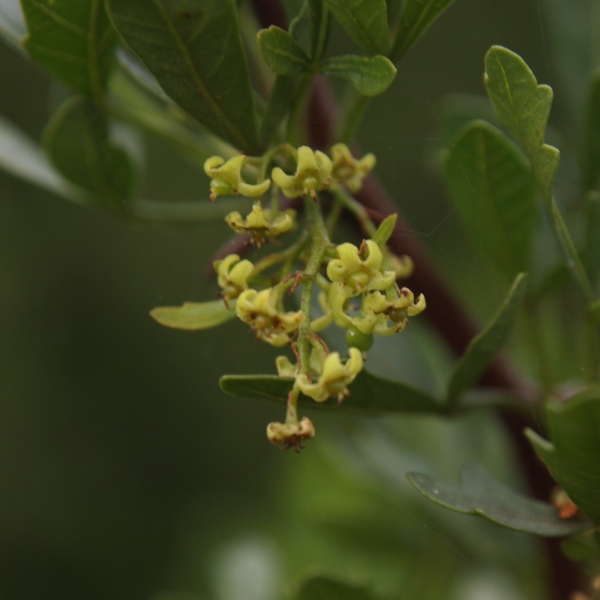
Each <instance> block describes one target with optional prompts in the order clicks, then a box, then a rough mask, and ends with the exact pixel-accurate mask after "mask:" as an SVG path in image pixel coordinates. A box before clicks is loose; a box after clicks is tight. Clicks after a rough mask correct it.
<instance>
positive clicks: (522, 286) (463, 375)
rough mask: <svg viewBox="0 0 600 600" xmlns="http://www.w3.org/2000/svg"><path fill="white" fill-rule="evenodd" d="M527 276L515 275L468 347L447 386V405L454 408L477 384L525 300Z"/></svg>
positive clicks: (506, 336)
mask: <svg viewBox="0 0 600 600" xmlns="http://www.w3.org/2000/svg"><path fill="white" fill-rule="evenodd" d="M527 279H528V277H527V275H526V274H525V273H520V274H519V275H517V277H516V279H515V281H514V283H513V284H512V287H511V288H510V290H509V292H508V294H507V296H506V298H505V299H504V302H503V303H502V306H501V307H500V309H499V310H498V312H497V313H496V314H495V315H494V318H493V319H492V320H491V322H490V323H489V324H488V325H487V327H486V328H485V329H484V330H483V331H482V332H481V333H480V334H479V335H477V336H476V337H475V338H473V340H472V341H471V343H470V344H469V347H468V348H467V350H466V352H465V353H464V355H463V357H462V358H461V359H460V361H459V362H458V364H457V365H456V368H455V369H454V372H453V373H452V377H451V378H450V383H449V384H448V392H447V403H448V406H449V407H450V408H451V409H452V408H455V407H456V406H457V405H458V403H459V401H460V399H461V396H462V395H463V394H464V393H465V392H466V391H467V390H468V389H469V388H470V387H471V386H472V385H474V384H475V383H477V381H478V380H479V378H480V376H481V375H482V374H483V372H484V371H485V369H486V368H487V367H488V365H489V364H490V362H491V361H492V359H493V358H494V355H495V354H496V353H497V352H498V351H499V350H500V348H502V346H503V345H504V343H505V342H506V340H507V338H508V335H509V333H510V331H511V329H512V326H513V323H514V321H515V319H516V317H517V314H518V312H519V308H520V306H521V304H522V302H523V300H524V299H525V291H526V288H527Z"/></svg>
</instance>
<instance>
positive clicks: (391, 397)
mask: <svg viewBox="0 0 600 600" xmlns="http://www.w3.org/2000/svg"><path fill="white" fill-rule="evenodd" d="M219 383H220V385H221V389H222V390H223V391H224V392H227V393H228V394H231V395H232V396H243V397H245V398H266V399H268V400H277V401H281V402H285V401H287V396H288V394H289V392H290V391H291V389H292V387H293V385H294V380H293V379H289V378H284V377H276V376H275V375H225V376H223V377H221V379H220V382H219ZM348 389H349V390H350V396H349V397H348V398H346V399H345V400H344V402H343V404H342V405H341V407H338V405H337V403H336V402H335V401H333V400H328V401H326V402H323V403H318V402H315V401H314V400H312V399H310V398H305V397H304V396H302V395H301V396H300V404H303V405H305V406H310V407H313V408H324V409H333V410H336V409H341V410H357V411H365V412H369V413H385V412H399V413H439V412H440V411H441V410H442V407H441V405H440V403H439V402H438V401H437V400H436V399H435V398H434V397H433V396H430V395H429V394H428V393H426V392H423V391H421V390H418V389H417V388H414V387H412V386H410V385H408V384H406V383H403V382H401V381H390V380H389V379H384V378H383V377H378V376H377V375H373V374H372V373H369V372H368V371H365V370H364V369H363V370H362V371H361V372H360V373H359V374H358V376H357V377H356V379H355V380H354V381H353V382H352V383H351V384H350V386H349V388H348Z"/></svg>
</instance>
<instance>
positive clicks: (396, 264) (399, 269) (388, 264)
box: [381, 248, 415, 279]
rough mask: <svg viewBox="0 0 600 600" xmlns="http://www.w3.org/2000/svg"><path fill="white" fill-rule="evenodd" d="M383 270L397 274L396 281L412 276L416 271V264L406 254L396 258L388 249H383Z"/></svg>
mask: <svg viewBox="0 0 600 600" xmlns="http://www.w3.org/2000/svg"><path fill="white" fill-rule="evenodd" d="M381 267H382V268H383V269H389V270H390V271H394V273H396V279H406V278H407V277H410V276H411V275H412V272H413V271H414V270H415V263H414V262H413V260H412V258H411V257H410V256H407V255H406V254H404V255H402V256H396V255H395V254H392V253H391V252H390V251H389V250H387V249H386V248H383V261H382V262H381Z"/></svg>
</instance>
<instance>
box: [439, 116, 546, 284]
mask: <svg viewBox="0 0 600 600" xmlns="http://www.w3.org/2000/svg"><path fill="white" fill-rule="evenodd" d="M444 166H445V174H446V183H447V185H448V190H449V192H450V196H451V197H452V200H453V201H454V205H455V206H456V208H457V210H458V213H459V215H460V217H461V219H462V222H463V224H464V226H465V229H466V230H467V233H468V234H469V235H470V236H471V238H472V239H473V241H474V242H475V243H477V244H478V245H481V246H483V247H484V248H485V250H486V251H487V252H488V253H489V255H490V256H491V257H492V259H493V260H494V261H495V262H496V264H497V265H498V267H499V268H500V269H501V270H502V271H503V272H504V273H505V274H506V275H507V276H508V277H510V278H511V279H512V278H513V277H515V275H516V274H517V273H519V272H521V271H528V270H529V266H530V262H531V251H532V247H533V241H534V237H535V232H536V228H537V221H538V207H537V203H536V187H535V179H534V178H533V173H532V171H531V167H530V165H529V163H528V161H527V159H526V158H525V157H524V156H523V155H522V154H521V151H520V150H519V149H518V148H517V147H516V146H515V145H514V144H513V143H512V142H511V141H510V140H509V139H508V138H507V137H506V136H505V135H504V134H503V133H502V132H500V131H498V130H497V129H496V128H495V127H493V126H492V125H490V124H488V123H485V122H484V121H475V122H473V123H471V124H469V125H467V127H465V128H464V129H463V130H462V131H461V132H460V134H459V135H458V136H457V138H456V139H455V141H454V143H453V144H452V145H451V147H450V150H449V152H448V155H447V159H446V161H445V165H444Z"/></svg>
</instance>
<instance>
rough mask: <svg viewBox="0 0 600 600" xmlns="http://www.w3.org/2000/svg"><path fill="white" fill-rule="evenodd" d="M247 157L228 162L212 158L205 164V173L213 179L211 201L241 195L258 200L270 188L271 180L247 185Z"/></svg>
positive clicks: (234, 158) (231, 159) (232, 159)
mask: <svg viewBox="0 0 600 600" xmlns="http://www.w3.org/2000/svg"><path fill="white" fill-rule="evenodd" d="M245 160H246V157H245V156H244V155H243V154H240V155H238V156H234V157H233V158H230V159H229V160H228V161H227V162H225V160H224V159H223V158H222V157H220V156H211V157H210V158H207V159H206V161H205V162H204V172H205V173H206V174H207V175H208V176H209V177H210V178H211V182H210V199H211V201H213V202H214V201H215V200H216V199H217V197H218V196H225V195H228V194H241V195H242V196H250V197H252V198H258V197H260V196H262V195H263V194H264V193H265V192H266V191H267V190H268V189H269V187H270V185H271V180H270V179H265V180H264V181H261V182H260V183H257V184H250V183H246V182H245V181H244V180H243V179H242V167H243V166H244V161H245Z"/></svg>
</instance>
